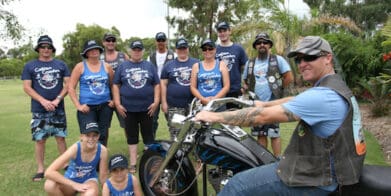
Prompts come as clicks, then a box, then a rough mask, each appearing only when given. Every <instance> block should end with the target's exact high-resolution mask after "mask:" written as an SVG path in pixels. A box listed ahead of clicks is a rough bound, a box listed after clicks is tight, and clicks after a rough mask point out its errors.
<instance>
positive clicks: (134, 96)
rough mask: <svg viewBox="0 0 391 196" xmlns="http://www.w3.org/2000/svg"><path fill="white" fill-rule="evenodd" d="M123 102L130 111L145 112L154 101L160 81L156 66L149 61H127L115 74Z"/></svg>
mask: <svg viewBox="0 0 391 196" xmlns="http://www.w3.org/2000/svg"><path fill="white" fill-rule="evenodd" d="M113 83H114V84H116V85H119V86H120V88H119V90H120V97H121V104H122V105H123V106H124V107H125V108H126V110H127V111H128V112H145V111H148V107H149V106H150V105H151V104H152V103H153V101H154V88H155V85H158V84H159V83H160V79H159V76H158V75H157V71H156V68H155V66H154V65H153V64H152V63H150V62H148V61H144V60H142V61H140V62H131V61H125V62H123V63H122V64H120V65H119V67H118V69H117V71H116V72H115V75H114V81H113Z"/></svg>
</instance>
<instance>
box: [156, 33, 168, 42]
mask: <svg viewBox="0 0 391 196" xmlns="http://www.w3.org/2000/svg"><path fill="white" fill-rule="evenodd" d="M155 39H156V40H163V41H166V40H167V36H166V34H165V33H163V32H159V33H156V36H155Z"/></svg>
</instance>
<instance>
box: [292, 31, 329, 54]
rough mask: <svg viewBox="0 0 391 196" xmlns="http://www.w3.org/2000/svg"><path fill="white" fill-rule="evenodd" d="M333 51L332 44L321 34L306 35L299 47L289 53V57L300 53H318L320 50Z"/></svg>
mask: <svg viewBox="0 0 391 196" xmlns="http://www.w3.org/2000/svg"><path fill="white" fill-rule="evenodd" d="M322 51H323V52H328V53H332V50H331V47H330V44H329V42H328V41H326V40H325V39H323V38H321V37H319V36H306V37H304V38H303V39H302V40H301V41H299V43H298V44H297V47H296V48H295V49H294V50H292V51H290V52H289V53H288V55H287V56H288V57H289V58H292V57H295V56H296V55H297V54H298V53H302V54H306V55H317V54H319V53H320V52H322Z"/></svg>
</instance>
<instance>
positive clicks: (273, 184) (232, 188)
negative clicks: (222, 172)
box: [218, 162, 331, 196]
mask: <svg viewBox="0 0 391 196" xmlns="http://www.w3.org/2000/svg"><path fill="white" fill-rule="evenodd" d="M277 166H278V162H276V163H272V164H268V165H263V166H260V167H256V168H252V169H249V170H246V171H243V172H240V173H238V174H236V175H234V176H233V177H232V178H231V179H230V180H229V182H228V184H227V185H225V186H224V188H223V190H222V191H221V192H220V193H218V195H219V196H227V195H232V196H238V195H248V196H253V195H298V196H302V195H308V196H312V195H316V196H321V195H328V194H330V193H331V192H328V191H325V190H323V189H320V188H317V187H289V186H287V185H286V184H284V183H283V182H282V181H281V179H280V177H278V175H277V173H276V170H277Z"/></svg>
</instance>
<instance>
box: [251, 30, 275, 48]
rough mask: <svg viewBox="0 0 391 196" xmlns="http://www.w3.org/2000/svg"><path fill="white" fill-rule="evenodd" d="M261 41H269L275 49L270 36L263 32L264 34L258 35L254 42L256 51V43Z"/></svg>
mask: <svg viewBox="0 0 391 196" xmlns="http://www.w3.org/2000/svg"><path fill="white" fill-rule="evenodd" d="M260 39H263V40H266V41H268V42H269V43H270V47H273V41H272V40H271V39H270V37H269V35H268V34H267V33H264V32H262V33H258V35H257V36H255V40H254V42H253V48H254V49H255V43H256V42H257V41H258V40H260Z"/></svg>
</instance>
